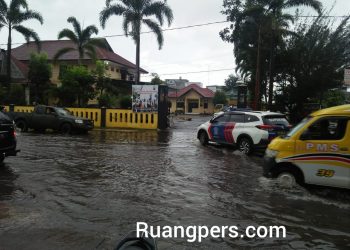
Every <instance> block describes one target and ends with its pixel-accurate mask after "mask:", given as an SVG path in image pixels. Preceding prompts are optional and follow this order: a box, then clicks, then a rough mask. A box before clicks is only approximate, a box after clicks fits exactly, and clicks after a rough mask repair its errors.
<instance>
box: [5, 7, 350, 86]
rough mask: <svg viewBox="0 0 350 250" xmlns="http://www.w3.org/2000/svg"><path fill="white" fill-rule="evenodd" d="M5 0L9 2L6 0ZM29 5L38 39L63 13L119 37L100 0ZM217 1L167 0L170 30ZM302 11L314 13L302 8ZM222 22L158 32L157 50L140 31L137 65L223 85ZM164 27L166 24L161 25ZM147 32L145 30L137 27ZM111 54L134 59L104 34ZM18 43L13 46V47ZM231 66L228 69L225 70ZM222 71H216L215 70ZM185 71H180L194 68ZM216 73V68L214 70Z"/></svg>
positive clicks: (55, 27) (228, 52) (226, 52)
mask: <svg viewBox="0 0 350 250" xmlns="http://www.w3.org/2000/svg"><path fill="white" fill-rule="evenodd" d="M7 2H9V0H7ZM27 2H28V4H29V7H30V8H31V9H33V10H36V11H39V12H40V13H41V14H42V15H43V17H44V25H42V26H41V25H40V24H39V23H38V22H27V26H30V27H31V28H33V29H35V30H36V32H37V33H38V34H39V36H40V38H41V40H54V39H57V34H58V32H59V31H60V30H62V29H63V28H70V29H71V28H72V27H71V26H70V24H68V23H67V21H66V20H67V18H68V17H69V16H75V17H76V18H77V19H78V20H79V21H80V22H81V23H84V26H87V25H90V24H95V25H96V26H97V27H98V28H99V30H100V32H99V36H110V35H122V34H123V31H122V28H121V26H122V18H121V17H112V18H110V19H109V21H108V22H107V25H106V29H104V30H103V29H102V28H101V27H100V25H99V21H98V20H99V12H100V11H101V10H102V9H103V7H104V5H105V0H50V1H46V0H27ZM222 2H223V1H222V0H168V4H169V5H170V7H171V8H172V9H173V12H174V21H173V23H172V25H171V28H177V27H183V26H189V25H197V24H204V23H210V22H217V21H224V20H225V19H226V17H225V16H223V15H222V14H221V13H220V11H221V10H222ZM321 2H322V3H323V5H324V7H326V8H330V7H331V6H332V5H333V3H334V1H333V0H321ZM304 11H305V13H312V14H314V12H312V11H310V10H308V9H305V10H304ZM349 13H350V0H337V1H336V3H335V7H334V9H333V11H332V13H331V14H333V15H347V14H349ZM226 26H228V24H227V23H224V24H214V25H208V26H203V27H195V28H190V29H181V30H173V31H165V32H164V46H163V49H162V50H158V45H157V40H156V37H155V36H154V34H143V35H142V37H141V66H142V67H143V68H144V69H146V70H147V71H148V72H150V73H152V72H155V73H158V74H159V75H160V77H161V79H176V78H179V77H182V78H185V79H188V80H190V81H191V82H202V83H203V84H204V86H206V85H223V84H224V80H225V79H226V78H227V76H228V75H229V74H231V73H234V70H233V68H234V67H235V63H234V57H233V52H232V50H233V45H232V44H228V43H225V42H223V41H222V40H221V39H220V37H219V32H220V30H222V29H223V28H224V27H226ZM164 28H167V27H166V26H164ZM143 31H147V28H145V27H144V28H143ZM108 41H109V43H110V45H111V46H112V48H113V50H114V52H115V53H117V54H119V55H120V56H122V57H124V58H126V59H128V60H129V61H131V62H133V63H135V45H134V43H133V41H132V40H131V38H130V37H128V38H126V37H124V36H117V37H112V38H108ZM6 42H7V31H6V30H5V29H2V30H1V31H0V43H1V48H2V49H6V45H5V44H6ZM13 42H14V43H22V42H24V39H23V37H21V36H18V35H17V34H14V37H13ZM17 46H19V45H18V44H17V45H16V44H15V45H13V47H17ZM226 69H232V70H226ZM216 70H222V71H216ZM198 71H203V72H202V73H191V74H186V72H198ZM215 71H216V72H215ZM150 79H151V77H150V76H142V78H141V80H142V81H149V80H150Z"/></svg>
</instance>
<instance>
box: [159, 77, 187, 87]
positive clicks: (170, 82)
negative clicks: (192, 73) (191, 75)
mask: <svg viewBox="0 0 350 250" xmlns="http://www.w3.org/2000/svg"><path fill="white" fill-rule="evenodd" d="M188 82H189V81H188V80H187V79H182V78H181V77H180V78H179V79H165V84H166V85H167V86H168V87H169V88H170V89H182V88H184V87H186V86H188Z"/></svg>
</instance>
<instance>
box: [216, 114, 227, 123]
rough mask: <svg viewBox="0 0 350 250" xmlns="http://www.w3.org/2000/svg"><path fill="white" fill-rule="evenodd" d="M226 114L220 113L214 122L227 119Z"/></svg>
mask: <svg viewBox="0 0 350 250" xmlns="http://www.w3.org/2000/svg"><path fill="white" fill-rule="evenodd" d="M227 118H228V117H227V115H221V116H219V117H217V118H216V119H215V121H216V122H225V121H227Z"/></svg>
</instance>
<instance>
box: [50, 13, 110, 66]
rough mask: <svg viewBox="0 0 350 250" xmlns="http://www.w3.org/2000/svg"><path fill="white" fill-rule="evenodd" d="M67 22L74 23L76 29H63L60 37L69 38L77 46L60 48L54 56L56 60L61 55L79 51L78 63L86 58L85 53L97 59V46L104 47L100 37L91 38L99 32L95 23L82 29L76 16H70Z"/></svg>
mask: <svg viewBox="0 0 350 250" xmlns="http://www.w3.org/2000/svg"><path fill="white" fill-rule="evenodd" d="M67 22H69V23H71V24H72V25H73V28H74V31H73V30H70V29H63V30H61V31H60V32H59V33H58V39H62V38H64V37H65V38H68V39H69V40H71V41H72V42H73V43H74V45H75V47H66V48H62V49H60V50H58V51H57V52H56V54H55V56H54V61H57V60H58V59H59V58H60V57H61V56H63V55H64V54H66V53H68V52H70V51H78V53H79V59H78V63H79V64H81V60H82V59H84V57H85V55H87V56H88V57H90V58H91V59H92V60H95V59H96V50H95V47H96V46H99V47H102V46H103V44H102V42H101V40H100V39H97V38H95V39H94V38H91V36H92V35H93V34H98V29H97V28H96V26H95V25H89V26H88V27H86V28H85V29H82V27H81V25H80V23H79V22H78V21H77V19H76V18H75V17H69V18H68V19H67Z"/></svg>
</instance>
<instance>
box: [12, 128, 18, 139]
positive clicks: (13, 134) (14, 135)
mask: <svg viewBox="0 0 350 250" xmlns="http://www.w3.org/2000/svg"><path fill="white" fill-rule="evenodd" d="M12 136H13V137H15V138H16V136H17V133H16V130H13V131H12Z"/></svg>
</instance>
